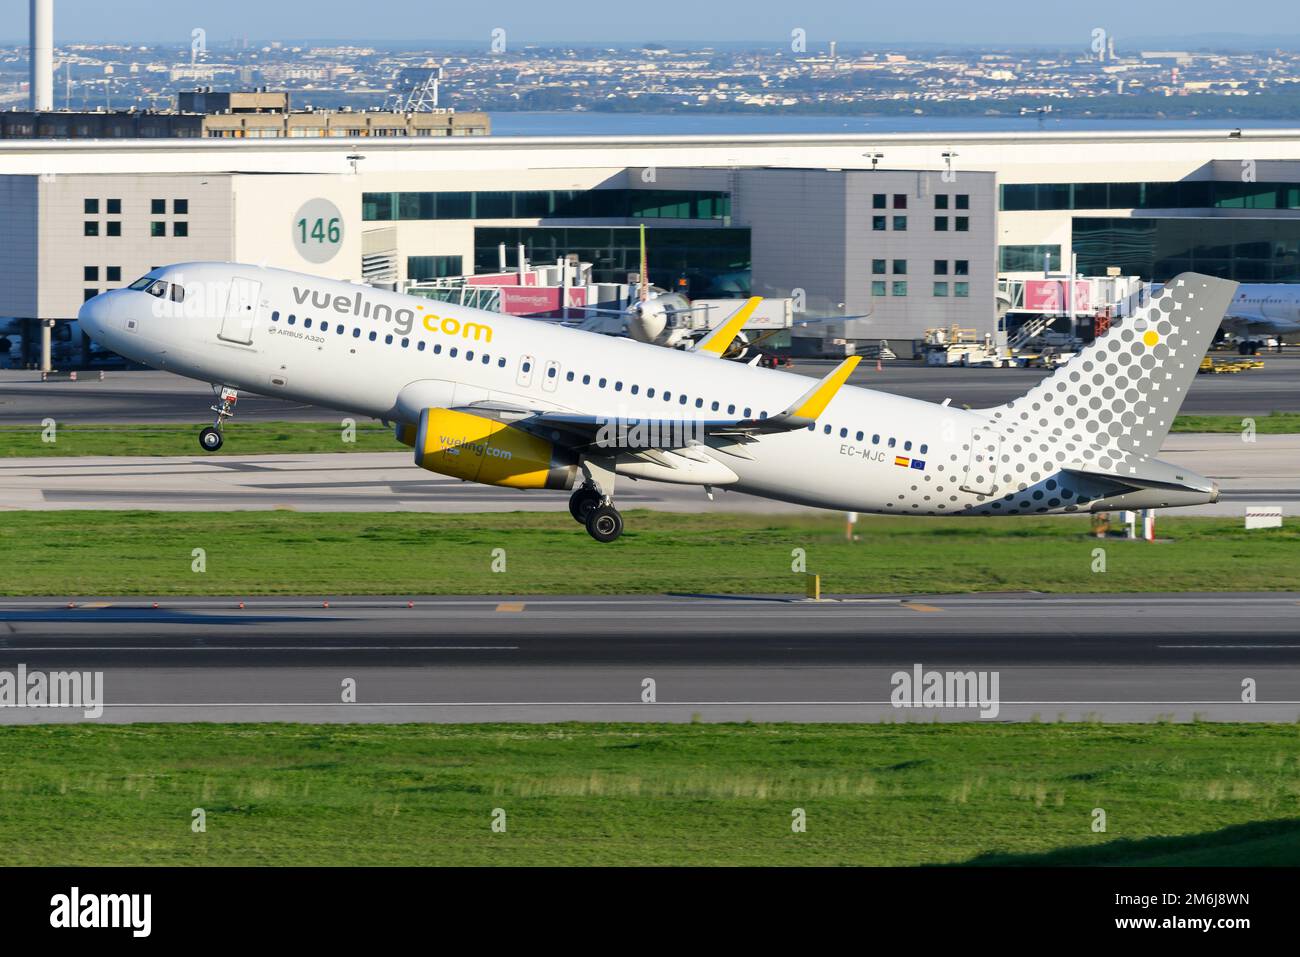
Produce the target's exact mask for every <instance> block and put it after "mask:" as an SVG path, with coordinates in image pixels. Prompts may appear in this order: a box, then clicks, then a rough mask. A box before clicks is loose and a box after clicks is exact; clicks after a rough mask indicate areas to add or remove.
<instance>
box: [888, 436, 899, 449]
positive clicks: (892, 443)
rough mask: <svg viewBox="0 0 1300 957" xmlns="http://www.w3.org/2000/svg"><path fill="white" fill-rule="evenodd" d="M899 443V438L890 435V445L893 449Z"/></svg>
mask: <svg viewBox="0 0 1300 957" xmlns="http://www.w3.org/2000/svg"><path fill="white" fill-rule="evenodd" d="M897 444H898V440H897V439H896V438H894V437H893V436H892V435H891V436H890V437H889V447H890V448H891V449H892V448H893V447H894V446H895V445H897Z"/></svg>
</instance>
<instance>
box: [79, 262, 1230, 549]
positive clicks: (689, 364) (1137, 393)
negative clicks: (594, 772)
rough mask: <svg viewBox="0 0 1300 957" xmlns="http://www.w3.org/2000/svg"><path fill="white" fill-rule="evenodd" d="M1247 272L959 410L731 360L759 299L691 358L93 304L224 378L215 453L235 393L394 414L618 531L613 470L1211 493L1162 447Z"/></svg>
mask: <svg viewBox="0 0 1300 957" xmlns="http://www.w3.org/2000/svg"><path fill="white" fill-rule="evenodd" d="M1235 288H1236V284H1235V283H1233V282H1229V281H1226V280H1221V279H1216V278H1212V277H1209V276H1202V275H1197V274H1195V273H1185V274H1183V275H1181V276H1179V277H1177V278H1176V279H1174V280H1173V281H1171V282H1170V283H1168V284H1167V285H1166V286H1165V288H1164V289H1163V291H1162V292H1161V293H1160V294H1159V295H1158V296H1156V297H1153V299H1152V301H1151V302H1150V304H1149V306H1148V307H1146V308H1145V309H1144V310H1141V311H1140V312H1139V313H1138V314H1136V315H1135V316H1132V317H1129V318H1127V319H1123V320H1120V321H1118V322H1116V323H1114V324H1112V325H1111V327H1110V329H1109V330H1108V331H1107V332H1106V333H1105V334H1103V335H1102V336H1100V337H1099V338H1098V339H1097V340H1096V341H1095V342H1093V344H1091V345H1089V346H1087V347H1086V348H1084V349H1082V350H1081V351H1080V352H1079V353H1078V354H1077V355H1076V356H1075V358H1073V359H1071V360H1070V361H1069V362H1067V363H1065V364H1063V365H1062V366H1060V367H1059V368H1058V369H1057V370H1056V371H1055V372H1053V373H1052V374H1051V375H1049V376H1048V377H1047V378H1045V379H1043V380H1042V381H1041V382H1039V383H1038V384H1037V385H1035V386H1034V387H1033V388H1031V389H1030V390H1029V391H1028V392H1027V393H1026V394H1025V395H1023V396H1021V397H1020V398H1017V399H1015V400H1013V401H1012V402H1009V403H1007V404H1005V405H1002V406H998V407H995V408H989V409H979V410H968V409H961V408H954V407H952V406H951V405H949V404H948V403H947V402H946V401H945V402H944V403H943V404H941V405H935V404H933V403H928V402H923V401H920V400H917V399H909V398H904V397H901V396H896V395H890V394H887V393H882V392H877V391H874V390H870V389H863V388H856V387H853V386H849V385H846V382H847V380H848V378H849V376H850V375H851V374H852V372H853V370H854V368H855V367H856V365H857V363H858V360H859V357H857V356H851V357H849V358H847V359H845V360H844V361H843V362H841V363H839V364H838V365H837V366H836V367H835V368H834V369H833V370H831V372H830V373H829V374H827V375H826V376H825V377H824V378H822V379H821V380H820V381H815V382H810V380H809V379H808V378H806V377H804V376H799V375H796V374H794V373H789V372H783V371H779V370H775V369H766V368H757V367H752V366H748V365H744V364H741V363H735V362H726V361H722V356H723V354H724V353H725V351H726V349H727V347H728V346H729V345H730V343H731V341H732V340H733V339H734V337H735V335H736V333H737V332H738V331H739V330H740V327H741V325H743V321H744V320H743V317H741V313H743V310H741V311H740V313H738V314H737V315H736V316H733V317H732V318H731V319H729V320H728V321H727V322H726V323H724V324H723V325H721V326H719V327H718V328H717V329H715V330H714V331H713V332H711V333H710V334H709V335H708V336H707V337H706V338H705V339H704V340H703V341H701V343H700V344H699V346H698V347H697V348H696V349H694V350H693V351H690V352H683V351H679V350H674V349H663V348H660V347H657V346H653V345H647V344H644V343H639V342H634V341H632V340H630V339H616V338H609V337H607V336H601V335H598V334H595V333H589V332H583V331H582V330H578V329H568V328H564V327H561V326H554V325H545V324H542V323H537V322H533V321H531V320H528V319H518V318H514V317H511V316H505V315H500V314H497V313H492V312H484V311H481V310H476V309H470V308H467V307H463V306H456V305H450V304H446V303H440V302H432V301H429V300H427V299H420V298H417V297H412V296H405V295H401V294H398V293H392V292H387V291H382V290H378V289H374V288H372V287H370V286H367V285H363V284H359V283H349V282H341V281H336V280H329V279H321V278H318V277H315V276H309V275H303V274H299V273H294V272H288V271H284V270H279V269H271V268H265V267H259V266H251V265H240V264H231V263H219V262H205V263H183V264H179V265H172V266H164V267H160V268H157V269H153V270H151V271H150V272H149V273H148V274H146V275H145V276H143V277H142V278H140V279H139V280H137V281H135V282H133V283H131V285H130V286H129V287H126V288H123V289H117V290H113V291H110V292H105V293H101V294H100V295H98V296H95V297H94V298H92V299H90V300H88V301H87V302H86V303H85V304H84V305H83V306H82V308H81V312H80V317H79V318H80V320H81V325H82V328H83V329H84V330H85V331H86V332H87V333H88V334H89V335H90V336H92V337H93V338H94V339H95V340H96V341H97V342H99V343H100V344H101V345H103V346H104V347H105V348H107V349H111V350H113V351H114V352H118V353H121V354H122V355H124V356H126V357H127V358H130V359H134V360H136V361H138V362H141V363H144V364H145V365H149V366H152V367H154V368H156V369H164V370H166V371H169V372H174V373H177V374H180V375H183V376H188V377H190V378H194V379H199V380H202V381H206V382H209V383H211V384H212V385H213V388H214V391H215V392H216V394H217V396H218V401H217V404H216V405H214V406H213V410H214V411H215V412H216V413H217V414H216V419H215V421H214V423H213V425H212V426H210V427H208V428H205V429H204V430H203V431H202V432H201V433H200V444H201V446H202V448H204V449H205V450H208V451H215V450H216V449H218V448H220V447H221V445H222V425H223V423H224V421H225V420H226V419H227V418H228V417H229V416H230V415H231V414H233V412H234V404H235V402H236V401H237V399H238V393H239V391H240V390H245V391H250V392H256V393H261V394H265V395H272V396H283V397H285V398H288V399H292V400H294V401H299V402H306V403H312V404H316V405H322V406H328V407H330V408H338V409H345V410H349V411H351V412H353V413H356V414H359V415H365V416H371V417H374V418H377V419H380V420H383V421H384V422H386V423H389V424H392V425H393V427H394V431H395V437H396V439H397V440H398V441H400V442H402V443H404V444H405V445H407V446H410V447H412V449H413V451H414V461H415V464H416V465H418V466H420V467H421V468H424V469H427V470H429V471H432V472H436V473H439V474H442V475H448V476H452V477H455V478H459V479H462V480H465V481H472V482H478V483H482V484H486V485H494V486H501V487H506V488H515V489H553V490H557V491H559V490H564V491H569V492H571V496H570V499H569V511H570V514H571V515H572V516H573V518H574V519H575V520H576V521H578V522H579V523H580V524H582V525H584V526H585V527H586V529H587V531H588V533H589V534H590V535H591V536H592V538H594V539H596V540H597V541H600V542H612V541H614V540H615V539H617V538H618V537H619V536H620V534H622V532H623V527H624V526H623V517H622V515H621V513H620V512H619V511H618V509H617V508H616V507H615V504H614V501H615V500H614V493H615V487H616V483H617V481H618V480H620V479H622V478H627V479H650V480H655V481H662V482H673V483H678V484H684V485H695V486H700V487H702V488H703V489H704V491H705V492H706V493H707V494H708V495H709V497H710V498H712V493H713V489H714V488H725V489H734V490H737V491H740V492H746V493H749V494H752V495H757V496H762V497H766V498H770V499H776V500H779V501H783V502H793V503H797V504H801V505H811V506H818V507H821V508H827V509H835V510H839V511H852V512H876V513H880V514H885V515H1026V514H1069V513H1076V512H1088V511H1101V510H1110V509H1144V508H1163V507H1173V506H1186V505H1200V504H1204V503H1208V502H1215V501H1217V500H1218V497H1219V489H1218V486H1217V485H1216V484H1215V483H1214V482H1212V481H1211V480H1209V479H1208V478H1205V477H1203V476H1200V475H1197V474H1195V473H1194V472H1191V471H1190V470H1188V469H1186V468H1184V467H1183V466H1179V465H1173V464H1170V463H1167V462H1163V461H1161V460H1160V459H1159V458H1157V457H1156V456H1157V453H1158V452H1159V451H1160V446H1161V443H1162V442H1163V441H1164V438H1165V436H1166V435H1167V434H1168V432H1169V427H1170V424H1171V423H1172V422H1173V419H1174V416H1175V415H1176V414H1177V412H1178V409H1179V407H1180V405H1181V404H1182V400H1183V397H1184V395H1185V394H1186V392H1187V388H1188V386H1189V385H1190V383H1191V382H1192V380H1193V378H1194V377H1195V375H1196V370H1197V367H1198V366H1199V364H1200V361H1201V359H1202V357H1203V356H1204V354H1205V351H1206V349H1207V348H1208V347H1209V345H1210V342H1211V340H1212V338H1213V336H1214V334H1215V332H1216V330H1217V329H1218V327H1219V323H1220V321H1221V320H1222V318H1223V314H1224V311H1225V310H1226V309H1227V308H1228V305H1229V303H1230V302H1231V301H1232V295H1233V291H1234V290H1235Z"/></svg>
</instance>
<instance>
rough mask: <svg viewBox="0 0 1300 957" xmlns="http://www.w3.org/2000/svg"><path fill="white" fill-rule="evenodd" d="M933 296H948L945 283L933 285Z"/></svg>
mask: <svg viewBox="0 0 1300 957" xmlns="http://www.w3.org/2000/svg"><path fill="white" fill-rule="evenodd" d="M934 294H935V295H936V296H946V295H948V284H947V283H946V282H936V283H935V284H934Z"/></svg>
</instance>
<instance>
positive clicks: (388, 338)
mask: <svg viewBox="0 0 1300 957" xmlns="http://www.w3.org/2000/svg"><path fill="white" fill-rule="evenodd" d="M392 344H393V334H392V333H391V332H390V333H389V334H388V335H386V336H384V345H386V346H391V345H392Z"/></svg>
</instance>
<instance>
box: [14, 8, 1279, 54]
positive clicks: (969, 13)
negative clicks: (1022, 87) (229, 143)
mask: <svg viewBox="0 0 1300 957" xmlns="http://www.w3.org/2000/svg"><path fill="white" fill-rule="evenodd" d="M6 8H7V10H8V11H9V15H8V16H6V17H5V21H4V22H3V23H2V24H0V40H2V41H3V42H6V43H8V44H11V45H12V44H15V43H25V42H26V37H27V3H26V2H22V0H10V2H9V3H8V4H6ZM1248 9H1249V14H1250V17H1251V18H1252V21H1253V22H1254V23H1258V24H1259V25H1260V28H1261V32H1259V33H1258V34H1254V35H1252V34H1251V33H1250V27H1251V25H1252V23H1251V22H1244V21H1243V19H1242V18H1241V17H1240V16H1237V15H1236V13H1235V12H1231V11H1229V9H1227V8H1225V6H1224V4H1223V3H1222V0H1147V2H1144V3H1142V4H1133V3H1131V2H1123V0H1094V2H1092V3H1089V4H1086V5H1068V6H1067V5H1065V4H1061V3H1058V4H1054V5H1051V6H1050V7H1045V6H1044V5H1042V4H1028V3H1007V4H971V3H969V0H928V2H926V3H920V4H912V5H898V6H895V7H894V8H892V9H891V8H884V9H882V8H881V7H878V6H875V5H873V6H872V7H870V8H867V7H865V6H857V7H854V6H850V5H846V4H845V3H843V0H838V2H826V0H805V2H802V3H799V4H791V3H789V2H786V0H713V2H710V3H707V4H703V3H699V2H698V0H656V2H655V3H654V4H652V5H650V6H648V7H641V6H635V5H632V4H615V5H601V6H599V7H596V6H593V7H590V8H588V9H587V13H588V16H587V17H586V19H583V18H582V16H581V14H580V13H577V11H575V10H574V8H568V9H566V11H565V13H564V15H562V16H557V8H555V7H553V6H548V5H546V4H538V3H536V2H533V0H530V2H527V3H524V2H517V0H498V2H497V3H494V4H491V5H483V6H481V7H478V8H468V9H467V8H466V7H464V6H463V5H459V4H457V5H454V6H453V5H451V4H430V3H428V2H427V0H424V2H422V0H370V2H369V3H367V4H365V6H364V7H362V6H360V5H341V6H337V7H335V6H327V5H321V4H310V5H309V4H305V3H294V2H283V3H278V4H267V3H265V2H264V0H225V2H224V3H222V4H220V5H215V6H214V5H212V4H210V3H200V2H197V0H171V2H166V3H163V2H159V0H116V2H114V3H113V4H111V5H109V4H104V3H103V2H102V0H55V10H56V13H55V36H56V43H58V44H66V43H76V42H96V41H98V42H113V43H176V44H181V43H188V42H189V36H190V32H191V31H192V30H193V29H195V28H196V27H199V28H202V29H203V30H205V31H206V34H207V39H208V42H209V43H219V42H222V41H224V40H230V39H239V38H248V39H250V40H256V41H270V40H281V41H305V40H329V41H331V42H339V41H341V40H347V41H351V42H355V43H378V44H384V45H390V44H394V43H401V44H402V45H404V46H407V47H408V48H409V47H410V46H412V45H428V46H436V45H438V44H447V45H452V44H455V45H464V44H473V43H475V42H476V41H480V40H481V41H482V43H483V45H484V47H487V45H488V43H489V40H490V37H491V34H492V31H493V30H494V29H496V28H502V29H504V30H505V31H506V42H507V44H508V45H512V44H544V45H566V44H568V45H578V46H581V45H590V44H599V43H602V42H603V43H618V44H627V43H636V42H647V43H653V42H677V43H683V42H686V43H691V42H697V43H701V44H707V43H710V42H714V43H720V42H747V43H761V44H773V45H785V44H788V43H789V41H790V34H791V31H792V30H794V29H796V28H798V29H802V30H804V31H805V32H806V37H807V46H808V49H809V50H810V51H813V50H819V49H824V48H825V45H826V44H827V43H828V42H829V41H831V40H836V41H839V42H840V43H842V44H872V45H875V44H882V45H883V44H891V43H893V44H909V45H910V44H943V45H949V46H963V47H972V46H989V47H997V46H999V45H1002V46H1007V45H1017V46H1022V45H1025V44H1044V45H1051V46H1055V47H1077V48H1079V49H1086V48H1087V47H1088V45H1089V43H1090V42H1091V37H1092V34H1093V31H1094V30H1095V29H1097V28H1101V29H1104V30H1106V31H1107V33H1108V34H1109V35H1112V36H1114V37H1115V40H1116V43H1117V45H1118V46H1120V47H1124V46H1126V45H1127V44H1130V43H1140V44H1141V45H1144V46H1145V45H1149V44H1150V43H1152V42H1156V41H1160V42H1168V43H1174V42H1176V41H1187V42H1189V43H1192V42H1194V43H1195V44H1196V45H1212V44H1214V43H1215V42H1222V43H1225V44H1228V45H1232V46H1238V45H1242V44H1245V45H1257V46H1258V47H1261V48H1266V47H1269V46H1274V45H1278V46H1288V45H1294V44H1295V43H1298V42H1300V16H1297V15H1296V13H1295V9H1296V8H1295V6H1294V4H1293V3H1290V2H1288V3H1283V2H1281V0H1261V2H1258V3H1253V4H1251V5H1250V7H1249V8H1248ZM444 24H445V26H444ZM1265 30H1267V32H1264V31H1265Z"/></svg>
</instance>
